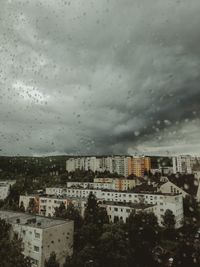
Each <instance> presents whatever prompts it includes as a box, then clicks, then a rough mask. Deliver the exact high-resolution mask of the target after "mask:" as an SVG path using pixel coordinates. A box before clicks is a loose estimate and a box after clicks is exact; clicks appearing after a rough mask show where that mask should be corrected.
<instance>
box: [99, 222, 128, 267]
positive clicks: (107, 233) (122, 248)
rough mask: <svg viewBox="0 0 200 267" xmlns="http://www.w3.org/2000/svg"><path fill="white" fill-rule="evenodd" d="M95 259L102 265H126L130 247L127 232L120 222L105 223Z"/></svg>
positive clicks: (116, 266) (120, 266)
mask: <svg viewBox="0 0 200 267" xmlns="http://www.w3.org/2000/svg"><path fill="white" fill-rule="evenodd" d="M97 252H98V254H97V260H98V263H99V265H98V266H104V267H110V266H112V267H128V266H129V257H130V253H129V252H130V249H129V242H128V237H127V233H126V232H125V231H124V229H123V228H122V227H121V225H120V224H113V225H107V226H105V227H104V232H103V234H102V235H101V237H100V238H99V242H98V245H97Z"/></svg>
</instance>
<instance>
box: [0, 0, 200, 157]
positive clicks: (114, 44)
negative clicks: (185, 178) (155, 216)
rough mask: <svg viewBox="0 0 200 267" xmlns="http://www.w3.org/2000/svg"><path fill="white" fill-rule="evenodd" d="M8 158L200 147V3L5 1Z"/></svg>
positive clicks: (3, 117)
mask: <svg viewBox="0 0 200 267" xmlns="http://www.w3.org/2000/svg"><path fill="white" fill-rule="evenodd" d="M0 4H1V8H0V154H1V155H48V154H79V153H81V154H106V153H109V154H110V153H117V154H122V153H131V154H133V153H139V154H142V153H144V154H165V155H166V154H174V153H193V154H199V153H200V142H199V140H200V120H199V118H200V28H199V27H200V26H199V25H200V16H199V14H200V1H199V0H190V1H188V0H177V1H175V0H123V1H122V0H93V1H92V0H73V1H72V0H71V1H69V0H62V1H61V0H46V1H45V0H41V1H38V0H34V1H32V0H25V1H24V0H20V1H18V0H0Z"/></svg>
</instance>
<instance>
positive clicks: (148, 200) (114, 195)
mask: <svg viewBox="0 0 200 267" xmlns="http://www.w3.org/2000/svg"><path fill="white" fill-rule="evenodd" d="M52 191H53V190H52ZM47 192H48V193H49V192H50V191H49V189H48V188H47V189H46V193H47ZM53 192H55V190H54V191H53ZM59 192H60V191H59ZM48 193H47V194H48ZM90 193H93V194H94V195H95V196H96V198H97V199H98V200H99V201H103V200H104V201H113V202H121V203H135V204H152V205H157V214H156V216H157V218H158V223H159V224H160V225H161V226H162V221H163V215H164V213H165V211H166V210H167V209H170V210H171V211H172V212H173V214H174V216H175V221H176V225H175V227H176V228H180V227H181V226H182V223H183V196H182V194H181V193H176V192H173V193H171V192H170V193H166V194H165V193H161V192H146V191H144V192H137V193H135V192H119V191H111V190H100V189H77V188H76V189H75V188H66V189H63V191H62V196H63V197H64V198H67V197H74V198H81V199H82V198H83V199H86V198H87V197H88V196H89V194H90Z"/></svg>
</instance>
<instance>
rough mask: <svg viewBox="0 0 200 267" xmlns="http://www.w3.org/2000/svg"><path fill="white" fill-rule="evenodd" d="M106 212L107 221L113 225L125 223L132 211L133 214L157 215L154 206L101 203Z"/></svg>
mask: <svg viewBox="0 0 200 267" xmlns="http://www.w3.org/2000/svg"><path fill="white" fill-rule="evenodd" d="M100 206H101V207H104V208H105V209H106V211H107V214H108V217H109V221H110V222H112V223H115V222H117V221H120V220H121V221H123V222H124V223H125V222H127V219H128V217H129V216H130V213H131V212H132V211H134V212H135V213H139V212H147V213H150V212H152V213H154V214H157V206H156V205H153V204H152V205H148V204H133V203H116V202H112V201H110V202H103V203H101V204H100Z"/></svg>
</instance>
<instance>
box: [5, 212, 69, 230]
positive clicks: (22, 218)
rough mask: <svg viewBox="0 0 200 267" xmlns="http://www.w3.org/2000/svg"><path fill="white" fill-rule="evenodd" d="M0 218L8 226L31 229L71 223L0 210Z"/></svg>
mask: <svg viewBox="0 0 200 267" xmlns="http://www.w3.org/2000/svg"><path fill="white" fill-rule="evenodd" d="M0 218H1V219H4V220H6V221H7V222H8V223H10V224H18V225H26V226H29V227H33V228H40V229H46V228H50V227H54V226H58V225H61V224H66V223H71V222H72V221H71V220H61V219H56V218H47V217H43V216H39V215H32V214H27V213H22V212H14V211H4V210H0Z"/></svg>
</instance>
